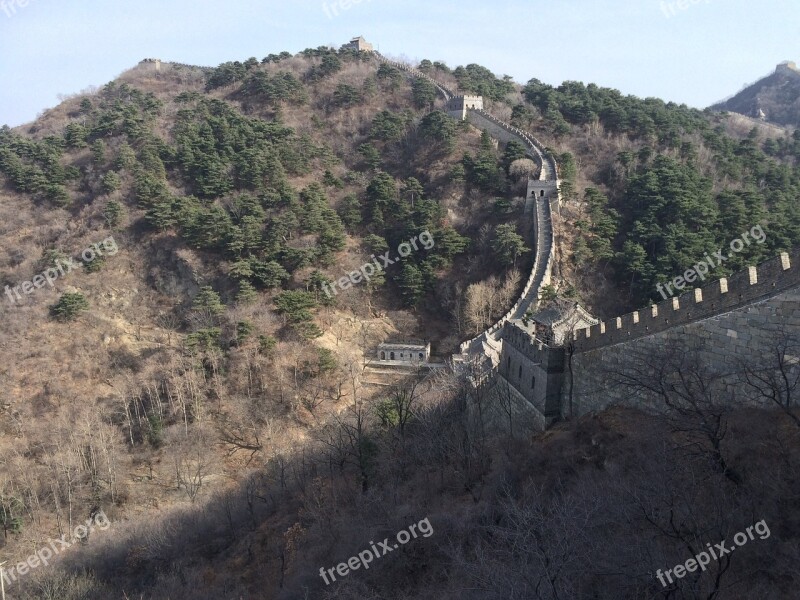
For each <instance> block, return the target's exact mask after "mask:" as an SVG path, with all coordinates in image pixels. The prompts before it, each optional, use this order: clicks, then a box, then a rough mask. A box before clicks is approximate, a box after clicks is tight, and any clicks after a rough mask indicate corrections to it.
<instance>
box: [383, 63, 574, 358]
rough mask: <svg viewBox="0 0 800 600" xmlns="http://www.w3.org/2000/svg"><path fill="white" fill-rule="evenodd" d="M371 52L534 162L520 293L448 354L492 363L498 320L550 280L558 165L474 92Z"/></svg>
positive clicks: (516, 316) (510, 317) (509, 317)
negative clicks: (530, 257)
mask: <svg viewBox="0 0 800 600" xmlns="http://www.w3.org/2000/svg"><path fill="white" fill-rule="evenodd" d="M373 53H374V54H375V56H376V57H377V58H378V60H380V61H381V62H383V63H385V64H388V65H391V66H393V67H396V68H398V69H401V70H403V71H405V72H407V73H408V74H409V75H411V76H412V77H419V78H422V79H425V80H427V81H429V82H431V83H432V84H433V85H434V86H436V89H437V90H438V91H439V93H440V94H441V95H442V97H443V98H444V100H445V103H446V106H445V107H446V110H447V112H448V114H450V115H451V116H453V117H454V118H459V116H463V118H465V119H466V120H468V121H469V122H470V123H471V124H472V125H474V126H475V127H476V128H478V129H480V130H484V131H486V132H487V133H488V134H489V135H490V136H492V137H493V138H495V139H498V140H500V141H502V142H504V143H508V142H509V141H511V140H515V141H517V142H519V143H520V144H522V145H523V146H524V147H525V148H526V149H527V152H528V155H529V156H530V158H532V159H533V160H534V161H536V162H537V163H538V164H539V166H540V170H539V178H538V179H537V180H530V181H529V182H528V187H527V197H526V200H525V201H526V211H530V212H531V214H532V216H533V222H534V226H533V238H534V243H535V246H536V248H535V256H534V264H533V268H532V269H531V272H530V274H529V276H528V279H527V281H526V283H525V287H524V288H523V291H522V294H521V295H520V297H519V299H518V300H517V301H516V303H515V304H514V306H512V307H511V309H510V310H509V311H508V312H507V313H506V314H505V315H503V316H502V317H501V318H500V319H499V320H498V321H497V322H496V323H495V324H494V325H492V326H491V327H490V328H489V329H487V330H486V331H484V332H482V333H480V334H478V335H477V336H475V337H474V338H472V339H470V340H467V341H465V342H464V343H463V344H461V347H460V353H459V354H456V355H455V356H454V357H453V360H454V361H455V362H456V363H465V362H467V361H469V360H470V359H472V358H475V357H476V356H477V357H480V356H485V357H487V358H489V359H490V360H491V363H492V367H496V366H497V364H498V363H499V360H500V350H501V347H500V339H499V333H500V331H501V330H502V328H503V326H504V325H505V324H506V323H507V322H516V321H522V319H523V317H524V316H525V314H526V313H527V312H528V311H529V310H530V309H532V308H535V307H536V304H537V302H538V300H539V298H540V297H541V292H542V288H543V287H544V286H545V285H547V284H549V283H550V274H551V270H552V265H553V246H554V243H555V242H554V234H553V220H552V207H553V206H555V205H557V204H558V202H559V201H560V197H559V182H558V165H557V164H556V161H555V159H554V158H553V157H552V156H551V155H550V154H549V153H548V152H547V150H546V148H545V146H544V145H543V144H541V143H540V142H539V141H538V140H537V139H536V138H535V137H534V136H533V135H531V134H530V133H527V132H525V131H523V130H522V129H519V128H518V127H514V126H513V125H510V124H508V123H505V122H504V121H502V120H500V119H498V118H497V117H495V116H494V115H492V114H491V113H489V112H488V111H486V110H485V109H484V108H483V98H481V97H480V96H457V95H456V94H455V93H454V92H453V91H452V90H450V89H449V88H447V87H446V86H445V85H443V84H441V83H439V82H438V81H436V80H435V79H433V78H432V77H430V76H429V75H427V74H426V73H423V72H422V71H420V70H418V69H415V68H414V67H412V66H410V65H408V64H405V63H401V62H397V61H393V60H390V59H388V58H386V57H384V56H383V55H381V54H380V53H378V52H374V51H373Z"/></svg>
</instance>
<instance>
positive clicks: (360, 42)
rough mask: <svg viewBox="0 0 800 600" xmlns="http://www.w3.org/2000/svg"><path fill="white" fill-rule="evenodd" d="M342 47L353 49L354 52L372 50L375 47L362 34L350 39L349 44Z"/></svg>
mask: <svg viewBox="0 0 800 600" xmlns="http://www.w3.org/2000/svg"><path fill="white" fill-rule="evenodd" d="M343 47H344V48H349V49H351V50H355V51H356V52H372V51H374V50H375V48H374V47H373V46H372V44H370V43H369V42H368V41H367V40H365V39H364V37H363V36H358V37H355V38H353V39H352V40H350V43H349V44H345V45H344V46H343Z"/></svg>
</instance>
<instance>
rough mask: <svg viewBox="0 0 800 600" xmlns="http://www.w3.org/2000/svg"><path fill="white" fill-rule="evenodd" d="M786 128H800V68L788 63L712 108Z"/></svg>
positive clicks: (788, 61)
mask: <svg viewBox="0 0 800 600" xmlns="http://www.w3.org/2000/svg"><path fill="white" fill-rule="evenodd" d="M711 108H712V109H714V110H724V111H730V112H736V113H739V114H742V115H746V116H748V117H754V118H757V119H762V120H765V121H769V122H771V123H775V124H777V125H783V126H787V125H789V126H794V127H797V126H800V69H798V67H797V64H796V63H795V62H793V61H790V60H786V61H783V62H781V63H779V64H778V66H777V67H775V71H774V72H773V73H770V74H769V75H767V76H766V77H764V78H762V79H760V80H758V81H757V82H755V83H754V84H752V85H749V86H747V87H745V88H744V89H743V90H742V91H740V92H739V93H738V94H736V95H735V96H732V97H731V98H729V99H727V100H724V101H723V102H720V103H718V104H715V105H714V106H712V107H711Z"/></svg>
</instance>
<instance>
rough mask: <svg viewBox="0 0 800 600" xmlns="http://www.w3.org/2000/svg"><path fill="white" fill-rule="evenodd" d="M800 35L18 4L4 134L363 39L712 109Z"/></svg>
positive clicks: (636, 11)
mask: <svg viewBox="0 0 800 600" xmlns="http://www.w3.org/2000/svg"><path fill="white" fill-rule="evenodd" d="M21 4H25V6H21ZM670 5H671V6H672V7H671V8H670ZM343 7H346V8H343ZM682 7H683V8H682ZM798 32H800V1H798V0H761V1H759V2H756V1H755V0H748V1H745V0H680V2H679V1H678V0H670V1H669V2H668V1H667V0H664V1H662V0H547V1H544V0H524V1H523V0H510V1H504V0H494V1H491V2H479V1H477V0H459V1H458V2H456V1H454V0H440V1H437V0H424V1H423V0H361V1H360V2H358V0H287V1H285V2H276V1H274V0H264V1H261V2H259V1H256V0H227V1H225V2H220V1H217V2H210V1H208V0H135V1H132V2H130V1H128V2H123V1H120V0H114V1H113V2H112V1H108V0H106V1H105V2H103V1H101V0H71V1H64V0H5V1H4V2H2V3H1V4H0V81H2V85H1V86H0V124H3V123H6V124H9V125H19V124H22V123H24V122H27V121H30V120H33V119H34V118H35V117H36V115H37V114H38V113H40V112H41V111H42V110H43V109H45V108H50V107H52V106H55V105H56V104H57V103H58V95H59V94H71V93H76V92H79V91H81V90H82V89H84V88H86V87H88V86H90V85H98V86H99V85H103V84H105V83H107V82H108V81H109V80H111V79H113V78H114V77H115V76H116V75H118V74H119V73H121V72H122V71H124V70H126V69H128V68H130V67H132V66H134V65H135V64H136V63H137V62H138V61H139V60H141V59H142V58H146V57H154V58H161V59H162V60H166V61H169V60H172V61H176V62H183V63H189V64H199V65H217V64H219V63H221V62H224V61H227V60H245V59H247V58H249V57H251V56H255V57H257V58H259V59H261V58H263V57H264V56H266V55H267V54H269V53H271V52H275V53H277V52H280V51H283V50H288V51H289V52H292V53H294V52H297V51H300V50H303V49H304V48H308V47H317V46H321V45H327V44H334V45H337V46H338V45H341V44H342V43H344V42H347V41H349V40H350V38H351V37H353V36H355V35H363V36H364V37H366V38H367V39H368V40H369V41H371V42H373V43H375V44H376V45H377V46H379V47H380V50H381V51H382V52H383V53H384V54H390V55H394V56H398V55H405V56H406V57H408V58H411V59H422V58H429V59H432V60H442V61H444V62H446V63H447V64H448V65H450V66H456V65H459V64H463V65H466V64H469V63H473V62H474V63H478V64H481V65H484V66H486V67H488V68H490V69H491V70H492V71H494V72H495V73H496V74H498V75H503V74H508V75H511V76H512V77H513V78H514V79H515V80H516V81H519V82H521V83H524V82H526V81H528V80H529V79H531V78H533V77H536V78H538V79H540V80H542V81H544V82H547V83H551V84H555V85H558V84H559V83H561V82H562V81H564V80H580V81H584V82H587V83H589V82H594V83H597V84H600V85H603V86H609V87H614V88H617V89H619V90H620V91H622V92H623V93H626V94H636V95H638V96H642V97H645V96H657V97H660V98H664V99H665V100H673V101H676V102H685V103H687V104H690V105H692V106H697V107H704V106H707V105H709V104H711V103H713V102H715V101H717V100H721V99H722V98H724V97H726V96H728V95H731V94H733V93H735V92H737V91H739V89H741V87H742V86H743V85H744V84H745V83H751V82H753V81H755V80H756V79H758V78H759V77H761V76H763V75H766V74H767V73H768V72H770V71H771V70H772V69H773V68H774V67H775V65H776V64H777V63H779V62H781V61H783V60H796V61H797V62H798V63H800V44H799V43H798V42H799V41H800V36H799V35H798Z"/></svg>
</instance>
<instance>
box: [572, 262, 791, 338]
mask: <svg viewBox="0 0 800 600" xmlns="http://www.w3.org/2000/svg"><path fill="white" fill-rule="evenodd" d="M798 285H800V248H794V249H792V250H791V251H790V252H788V253H787V252H782V253H781V254H780V255H779V256H776V257H774V258H771V259H769V260H767V261H765V262H763V263H761V264H760V265H758V266H754V267H748V268H747V269H745V270H744V271H740V272H738V273H734V274H733V275H731V276H730V277H727V278H723V279H720V280H718V281H714V282H712V283H709V284H707V285H705V286H703V287H700V288H696V289H694V290H690V291H688V292H685V293H683V294H681V295H680V296H675V297H673V298H669V299H667V300H664V301H663V302H659V303H658V304H654V305H652V306H650V307H647V308H643V309H641V310H638V311H634V312H632V313H628V314H626V315H622V316H620V317H617V318H616V319H611V320H609V321H604V322H600V323H599V324H598V325H595V326H593V327H589V328H587V329H580V330H578V331H576V332H575V336H574V347H575V352H576V353H577V352H586V351H589V350H594V349H596V348H602V347H604V346H611V345H614V344H620V343H624V342H628V341H630V340H634V339H636V338H641V337H645V336H648V335H652V334H654V333H658V332H661V331H666V330H668V329H671V328H673V327H677V326H679V325H685V324H688V323H693V322H696V321H700V320H703V319H708V318H710V317H713V316H716V315H720V314H723V313H726V312H730V311H732V310H735V309H737V308H740V307H742V306H745V305H747V304H753V303H755V302H758V301H760V300H765V299H769V298H771V297H773V296H775V295H776V294H778V293H780V292H782V291H785V290H787V289H790V288H792V287H796V286H798Z"/></svg>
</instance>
